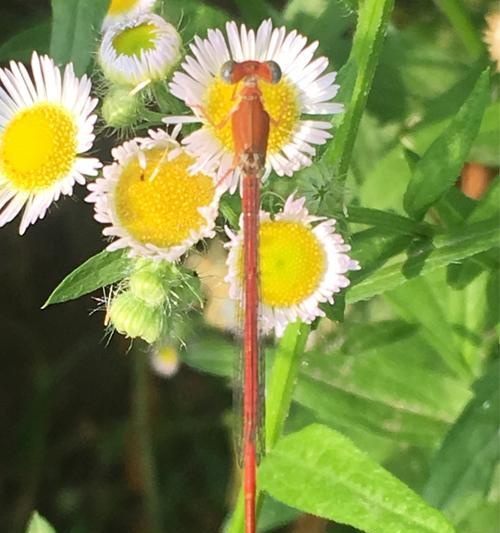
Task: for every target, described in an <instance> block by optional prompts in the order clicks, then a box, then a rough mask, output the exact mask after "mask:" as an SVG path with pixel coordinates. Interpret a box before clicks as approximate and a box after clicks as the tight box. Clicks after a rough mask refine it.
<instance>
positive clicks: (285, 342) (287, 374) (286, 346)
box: [226, 322, 309, 533]
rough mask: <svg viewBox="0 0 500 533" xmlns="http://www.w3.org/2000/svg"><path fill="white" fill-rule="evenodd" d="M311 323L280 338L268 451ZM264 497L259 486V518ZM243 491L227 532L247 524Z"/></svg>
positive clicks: (271, 385)
mask: <svg viewBox="0 0 500 533" xmlns="http://www.w3.org/2000/svg"><path fill="white" fill-rule="evenodd" d="M308 334H309V326H307V325H305V324H301V323H300V322H297V323H294V324H290V325H289V326H288V328H287V329H286V331H285V335H284V336H283V338H282V339H281V341H280V343H279V346H278V349H277V351H276V357H275V359H274V364H273V368H272V371H271V377H270V379H269V384H268V387H267V389H268V393H267V398H266V451H267V452H269V451H270V450H271V449H272V448H273V447H274V445H275V444H276V442H277V441H278V439H279V438H280V436H281V433H282V431H283V426H284V425H285V420H286V417H287V415H288V412H289V410H290V404H291V403H292V395H293V390H294V386H295V382H296V379H297V373H298V370H299V368H300V363H301V360H302V355H303V353H304V349H305V345H306V342H307V337H308ZM261 506H262V498H261V494H260V492H259V488H258V486H257V496H256V516H257V519H258V516H259V512H260V509H261ZM244 514H245V513H244V501H243V491H242V490H241V489H240V492H239V495H238V500H237V503H236V508H235V510H234V512H233V515H232V517H231V520H230V522H229V525H228V526H227V528H226V532H227V533H242V532H243V531H244V526H245V517H244Z"/></svg>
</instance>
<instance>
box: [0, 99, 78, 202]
mask: <svg viewBox="0 0 500 533" xmlns="http://www.w3.org/2000/svg"><path fill="white" fill-rule="evenodd" d="M76 137H77V127H76V123H75V120H74V118H73V117H72V116H71V115H70V114H69V113H68V111H66V109H64V108H63V107H61V106H59V105H56V104H51V103H48V102H43V103H40V104H36V105H33V106H32V107H29V108H27V109H24V110H22V111H20V112H19V113H17V114H16V115H15V116H14V117H13V119H12V120H11V121H10V122H9V123H8V124H7V126H6V127H5V130H4V132H3V135H2V137H1V141H0V167H1V171H2V173H3V174H4V176H5V177H6V178H7V179H8V180H9V181H10V182H11V184H12V185H13V186H14V187H15V188H16V189H18V190H22V191H29V192H36V191H40V190H43V189H47V188H48V187H50V186H51V185H53V184H54V183H56V182H57V181H58V180H60V179H61V178H64V177H65V176H66V175H67V174H68V172H69V171H70V170H71V167H72V165H73V163H74V160H75V157H76V155H77V154H76V148H77V139H76Z"/></svg>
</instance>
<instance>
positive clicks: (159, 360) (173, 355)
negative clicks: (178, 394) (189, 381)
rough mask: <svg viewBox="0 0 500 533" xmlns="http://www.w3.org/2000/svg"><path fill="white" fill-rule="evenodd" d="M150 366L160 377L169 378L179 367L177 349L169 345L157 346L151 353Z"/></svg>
mask: <svg viewBox="0 0 500 533" xmlns="http://www.w3.org/2000/svg"><path fill="white" fill-rule="evenodd" d="M151 366H152V367H153V369H154V370H155V371H156V373H157V374H159V375H160V376H162V377H164V378H171V377H172V376H174V375H175V374H177V371H178V370H179V366H180V359H179V354H178V352H177V349H176V348H175V347H174V346H172V345H170V344H159V345H157V346H156V347H155V348H153V350H152V352H151Z"/></svg>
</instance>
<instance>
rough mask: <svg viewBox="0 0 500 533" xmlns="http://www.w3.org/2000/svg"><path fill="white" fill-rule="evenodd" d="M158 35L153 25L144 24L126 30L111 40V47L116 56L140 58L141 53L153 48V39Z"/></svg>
mask: <svg viewBox="0 0 500 533" xmlns="http://www.w3.org/2000/svg"><path fill="white" fill-rule="evenodd" d="M157 34H158V31H157V28H156V26H155V25H154V24H151V23H150V22H146V23H144V24H139V26H134V27H133V28H126V29H124V30H123V31H121V32H120V33H119V34H118V35H116V36H115V37H114V38H113V47H114V49H115V50H116V52H117V54H119V55H125V56H129V57H131V56H140V55H141V53H142V52H147V51H148V50H153V49H154V48H155V39H156V36H157Z"/></svg>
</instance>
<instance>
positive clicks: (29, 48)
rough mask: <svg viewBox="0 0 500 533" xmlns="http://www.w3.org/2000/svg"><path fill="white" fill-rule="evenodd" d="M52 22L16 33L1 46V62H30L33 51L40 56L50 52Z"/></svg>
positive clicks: (44, 22)
mask: <svg viewBox="0 0 500 533" xmlns="http://www.w3.org/2000/svg"><path fill="white" fill-rule="evenodd" d="M49 36H50V21H48V20H45V21H43V22H39V23H38V24H36V25H34V26H32V27H31V28H28V29H26V30H23V31H20V32H19V33H16V34H15V35H14V36H13V37H11V38H10V39H8V40H7V41H5V42H4V43H3V44H2V46H0V61H9V60H18V61H24V62H27V61H29V59H30V57H31V54H32V53H33V50H36V51H37V52H38V53H39V54H45V53H46V52H48V51H49Z"/></svg>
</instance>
